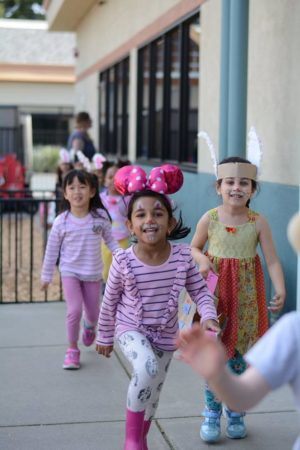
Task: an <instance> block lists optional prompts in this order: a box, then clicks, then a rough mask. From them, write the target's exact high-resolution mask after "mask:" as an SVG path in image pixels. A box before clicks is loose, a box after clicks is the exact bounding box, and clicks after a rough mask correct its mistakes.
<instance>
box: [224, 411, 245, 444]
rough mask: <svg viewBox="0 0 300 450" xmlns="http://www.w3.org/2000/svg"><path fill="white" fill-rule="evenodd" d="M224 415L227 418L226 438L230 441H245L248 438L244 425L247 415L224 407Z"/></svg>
mask: <svg viewBox="0 0 300 450" xmlns="http://www.w3.org/2000/svg"><path fill="white" fill-rule="evenodd" d="M223 414H224V416H225V417H226V418H227V427H226V436H228V437H229V438H230V439H243V438H244V437H246V436H247V429H246V426H245V424H244V416H245V413H244V412H243V413H236V412H234V411H231V410H230V409H228V408H226V407H224V409H223Z"/></svg>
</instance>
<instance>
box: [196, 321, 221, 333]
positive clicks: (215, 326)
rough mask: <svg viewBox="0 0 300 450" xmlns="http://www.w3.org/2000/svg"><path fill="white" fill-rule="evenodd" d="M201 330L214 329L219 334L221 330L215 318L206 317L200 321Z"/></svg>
mask: <svg viewBox="0 0 300 450" xmlns="http://www.w3.org/2000/svg"><path fill="white" fill-rule="evenodd" d="M201 326H202V328H203V330H208V331H214V332H215V333H217V334H219V333H220V332H221V328H220V326H219V323H218V322H217V321H216V320H212V319H208V320H205V321H204V322H202V323H201Z"/></svg>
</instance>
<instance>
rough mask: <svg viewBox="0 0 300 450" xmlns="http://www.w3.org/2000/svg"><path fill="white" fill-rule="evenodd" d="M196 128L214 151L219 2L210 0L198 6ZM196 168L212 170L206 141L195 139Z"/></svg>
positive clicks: (216, 113) (217, 86) (218, 0)
mask: <svg viewBox="0 0 300 450" xmlns="http://www.w3.org/2000/svg"><path fill="white" fill-rule="evenodd" d="M200 11H201V16H200V25H201V43H200V75H199V86H200V89H199V92H200V94H199V118H198V123H199V126H198V129H199V130H204V131H206V132H207V133H208V134H209V136H210V138H211V140H212V142H213V143H214V146H215V149H216V151H218V138H219V103H220V58H221V56H220V45H221V39H220V36H221V28H220V23H221V2H220V0H210V1H208V2H205V3H204V4H203V5H202V7H201V10H200ZM198 170H199V171H200V172H209V173H213V165H212V161H211V159H210V154H209V151H208V148H207V145H206V143H205V142H204V141H203V139H199V141H198Z"/></svg>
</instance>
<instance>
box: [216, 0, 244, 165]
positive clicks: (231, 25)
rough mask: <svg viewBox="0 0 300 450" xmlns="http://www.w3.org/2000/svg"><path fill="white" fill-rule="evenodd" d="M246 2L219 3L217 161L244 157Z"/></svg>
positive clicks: (230, 1) (227, 0)
mask: <svg viewBox="0 0 300 450" xmlns="http://www.w3.org/2000/svg"><path fill="white" fill-rule="evenodd" d="M248 18H249V0H223V5H222V52H221V53H222V54H221V103H220V139H219V140H220V155H219V156H220V159H222V158H224V157H225V156H241V157H243V156H245V148H246V124H247V71H248Z"/></svg>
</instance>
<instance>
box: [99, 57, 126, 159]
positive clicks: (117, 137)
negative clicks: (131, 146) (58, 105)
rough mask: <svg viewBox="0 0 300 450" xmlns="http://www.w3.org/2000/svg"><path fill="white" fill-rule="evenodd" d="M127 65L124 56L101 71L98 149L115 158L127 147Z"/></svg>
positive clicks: (124, 154) (122, 153) (122, 154)
mask: <svg viewBox="0 0 300 450" xmlns="http://www.w3.org/2000/svg"><path fill="white" fill-rule="evenodd" d="M128 68H129V60H128V58H126V59H125V60H123V61H121V62H120V63H118V64H116V65H114V66H113V67H111V68H109V69H107V70H106V71H105V72H102V73H101V74H100V86H99V95H100V99H99V112H100V123H99V127H100V148H101V151H102V152H104V153H109V154H113V155H117V156H118V157H121V156H127V150H128V145H127V139H128V78H129V75H128Z"/></svg>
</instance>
